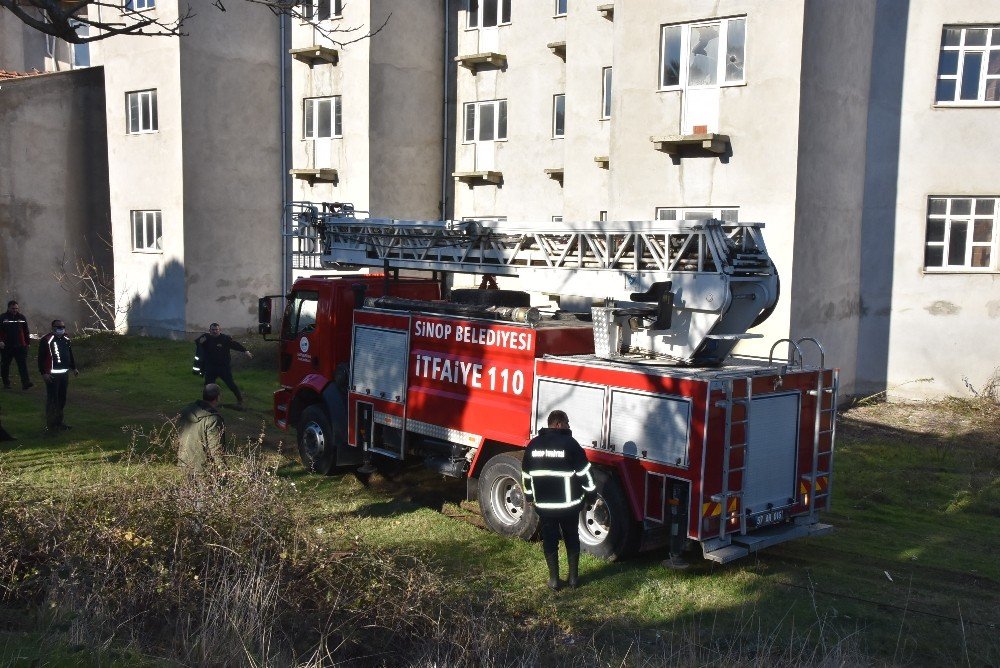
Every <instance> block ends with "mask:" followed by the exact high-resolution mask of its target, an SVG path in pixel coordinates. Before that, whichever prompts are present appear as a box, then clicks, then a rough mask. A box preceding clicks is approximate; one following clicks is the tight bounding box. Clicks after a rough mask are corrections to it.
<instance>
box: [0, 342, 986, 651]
mask: <svg viewBox="0 0 1000 668" xmlns="http://www.w3.org/2000/svg"><path fill="white" fill-rule="evenodd" d="M245 344H246V345H248V347H250V348H251V349H252V350H253V351H254V353H255V355H256V359H255V360H253V361H251V362H246V361H245V360H243V359H242V358H236V357H234V369H235V376H236V380H237V382H238V383H239V384H240V386H241V388H242V389H243V390H244V393H245V394H246V397H247V406H248V409H249V410H248V411H246V412H236V411H234V410H230V409H228V408H223V414H224V416H225V418H226V422H227V427H228V430H229V432H230V435H231V437H232V438H233V439H234V440H235V441H237V442H239V443H241V444H243V446H242V447H243V449H242V452H243V453H244V455H243V456H244V457H247V458H249V457H255V456H258V455H259V456H260V457H263V458H264V460H266V461H267V462H269V463H268V464H267V466H270V467H271V469H272V470H273V469H276V475H277V479H278V480H280V481H281V483H282V485H286V486H287V494H286V495H284V496H282V497H281V499H280V504H281V506H280V507H281V509H282V511H283V513H284V514H285V515H287V516H288V517H289V518H290V519H291V520H294V521H293V524H294V527H295V531H298V532H303V535H304V536H307V537H308V541H315V542H316V544H317V545H318V546H321V547H322V548H323V549H324V550H329V551H333V552H344V553H354V552H357V550H358V549H359V546H363V550H364V551H365V553H366V554H376V555H384V558H385V559H387V560H388V561H387V562H386V563H388V564H390V566H389V567H391V568H392V569H394V570H393V571H392V572H393V577H395V576H396V575H397V574H398V573H400V572H406V570H407V569H416V570H417V571H419V572H426V573H429V574H431V576H432V577H431V576H428V577H431V579H430V580H421V583H422V584H421V587H424V586H426V587H431V584H430V583H433V587H432V588H433V589H434V596H436V597H437V599H436V601H437V602H436V603H435V602H432V600H431V599H432V598H433V597H432V596H431V594H430V591H429V590H426V589H422V590H421V591H422V594H421V598H420V599H419V601H417V602H416V603H414V606H415V607H414V608H413V610H412V611H411V614H412V615H414V616H426V615H428V614H430V613H431V612H432V611H434V610H438V611H440V610H442V609H446V610H450V611H451V612H450V613H448V614H450V615H453V616H452V617H450V618H449V619H451V622H449V623H455V624H458V623H460V621H461V620H464V619H467V618H468V617H470V616H472V617H476V618H477V619H484V620H492V621H493V622H495V623H497V624H501V620H502V622H503V625H505V626H504V628H505V629H506V631H504V633H506V634H507V637H509V638H511V639H512V640H511V642H513V643H515V644H514V645H510V644H507V645H503V644H501V643H499V641H498V642H496V643H494V644H489V643H483V644H480V645H476V646H475V648H473V645H474V644H475V643H473V642H472V641H471V640H469V639H468V637H467V636H463V638H465V640H462V642H463V643H465V644H463V645H462V648H464V649H467V650H468V653H465V654H462V653H461V651H459V649H461V648H458V649H456V646H455V645H454V644H452V645H447V646H446V644H442V645H440V647H442V648H445V649H442V650H441V651H444V652H445V653H446V655H447V656H448V657H450V658H451V659H452V660H453V661H454V662H457V663H488V662H490V661H494V662H495V661H496V659H497V657H500V656H502V657H505V659H506V660H507V661H506V662H508V663H509V662H510V660H511V657H512V656H521V657H522V658H523V661H524V663H526V664H530V663H532V661H534V662H535V663H538V662H540V661H542V659H543V658H544V659H545V661H544V662H546V663H549V662H554V663H566V664H576V665H605V664H608V665H610V664H614V665H622V664H623V663H624V665H662V664H663V663H671V664H677V663H680V664H685V665H687V664H690V665H701V664H717V663H721V664H730V663H741V662H759V663H767V664H772V663H777V664H787V665H803V664H807V665H820V664H822V663H824V662H825V663H831V662H832V663H838V662H839V663H846V664H855V663H876V664H911V663H916V664H929V665H930V664H933V665H952V664H966V665H967V664H972V665H984V664H991V665H996V664H998V663H1000V641H998V639H997V638H998V637H1000V633H998V632H997V627H996V625H997V624H998V622H1000V619H998V617H1000V559H997V557H996V555H997V554H1000V491H998V483H997V480H998V478H1000V455H998V451H1000V430H997V424H998V420H996V419H995V418H996V415H997V412H996V410H993V409H991V408H990V405H989V404H988V403H983V402H979V403H975V402H973V403H969V402H946V403H942V404H937V405H935V406H934V407H929V408H928V410H934V411H938V412H940V414H941V416H942V419H941V422H942V423H943V424H946V425H947V424H952V423H953V422H954V421H952V420H949V418H948V416H949V415H956V416H960V417H961V420H962V421H963V424H966V423H967V424H969V425H971V426H969V427H968V428H966V429H962V430H958V429H942V430H939V431H937V432H935V433H929V432H926V431H920V430H915V429H913V428H911V427H909V426H907V424H893V423H892V420H890V419H883V420H881V421H879V423H878V424H874V423H872V422H871V421H870V420H869V419H868V418H870V417H871V415H869V414H870V413H871V411H870V410H869V411H868V412H866V411H865V410H860V409H859V410H857V411H850V412H848V413H847V414H846V416H845V419H844V420H842V422H841V426H840V433H839V437H840V440H839V443H838V454H837V458H836V463H835V468H836V473H835V478H834V490H833V498H834V505H833V510H832V512H830V513H828V514H826V515H825V516H824V519H826V520H827V521H830V522H831V523H833V524H834V525H835V526H836V530H835V532H834V533H833V534H832V535H830V536H828V537H824V538H819V539H811V540H803V541H798V542H794V543H790V544H786V545H781V546H778V547H775V548H772V549H770V550H768V551H765V552H764V553H762V554H760V555H756V556H754V557H751V558H749V559H746V560H744V561H742V562H737V563H735V564H730V565H727V566H718V565H716V564H712V563H709V562H703V561H696V562H695V563H694V564H693V565H692V567H691V568H689V569H688V570H686V571H672V570H668V569H666V568H664V567H663V566H662V565H661V563H660V561H661V560H662V559H663V558H664V556H665V555H663V554H658V553H651V554H644V555H640V556H638V557H636V558H634V559H631V560H628V561H625V562H621V563H606V562H601V561H598V560H596V559H592V558H590V557H588V556H586V555H584V557H583V559H582V560H581V577H582V579H583V583H584V584H583V586H582V587H581V588H580V589H579V590H577V591H573V592H569V591H564V592H560V593H559V594H552V593H551V592H549V591H548V590H547V589H546V588H545V586H544V582H545V579H546V574H545V566H544V563H543V560H542V558H541V550H540V547H539V546H538V545H537V544H533V543H524V542H520V541H514V540H509V539H504V538H501V537H500V536H497V535H494V534H492V533H489V532H487V531H485V530H483V529H482V528H480V526H478V525H477V518H476V515H475V508H474V505H470V504H468V503H466V502H465V501H464V493H465V487H464V483H463V482H462V481H455V480H450V479H442V478H441V477H438V476H434V475H432V474H430V473H429V472H426V471H424V470H422V469H419V468H414V469H407V470H405V471H404V472H402V473H401V474H400V475H398V476H395V477H394V478H393V479H392V480H386V479H381V478H376V479H374V480H373V481H372V483H371V484H367V485H366V484H362V483H361V482H360V481H359V480H358V479H357V478H356V477H354V476H353V475H350V474H344V475H340V476H333V477H329V478H319V477H315V476H310V475H307V474H306V473H304V472H303V471H302V469H301V467H300V466H299V465H298V463H297V461H295V460H294V459H293V458H292V457H291V455H294V435H293V434H289V433H285V432H281V431H279V430H277V429H276V428H275V427H274V426H273V424H272V422H271V404H270V402H271V393H272V392H273V391H274V390H275V389H276V384H275V382H276V381H275V377H276V373H275V371H274V369H273V366H274V359H275V358H274V355H273V352H272V351H271V349H270V348H269V346H270V345H272V344H268V343H264V342H261V341H258V340H248V341H246V342H245ZM75 346H76V356H77V359H78V361H79V363H80V366H81V375H80V376H79V377H78V378H71V379H70V390H69V404H68V407H67V411H66V421H67V422H68V423H69V424H71V425H73V429H72V430H71V431H69V432H66V433H64V434H61V435H58V436H55V437H50V436H47V435H45V433H44V432H43V429H42V426H43V413H44V388H43V387H41V383H40V382H39V383H38V386H36V387H35V388H33V389H31V390H29V391H26V392H22V391H19V390H11V391H6V392H3V393H2V394H0V405H2V409H3V413H2V419H3V424H4V426H5V427H6V428H7V430H8V431H10V432H11V433H12V434H14V435H15V436H16V437H17V438H18V439H19V440H18V441H17V442H15V443H4V444H0V484H3V481H6V482H8V483H9V482H10V481H13V480H16V489H14V488H12V486H11V485H9V484H8V485H7V486H6V488H5V489H7V491H8V494H9V495H11V498H13V499H14V500H19V501H17V502H18V503H22V504H27V503H56V504H59V503H76V502H77V501H79V499H80V498H83V497H85V496H86V494H87V491H88V490H103V491H104V492H105V493H104V494H103V497H107V498H116V499H120V501H119V503H122V504H126V503H128V498H129V497H128V495H127V494H121V491H122V490H121V489H120V488H121V487H122V486H131V487H130V489H131V490H132V493H133V494H134V495H135V501H134V502H135V503H136V504H137V506H139V505H142V503H147V502H148V498H147V497H148V496H149V494H151V493H152V492H149V490H151V489H162V488H164V487H163V486H167V487H168V488H169V486H170V485H176V484H178V483H177V479H178V474H177V471H176V467H175V466H174V461H173V456H172V452H171V448H170V445H169V434H168V432H169V429H168V428H165V426H164V425H165V423H167V421H168V419H169V418H170V417H172V416H173V415H176V413H177V412H178V411H179V410H180V408H182V407H183V406H184V405H185V404H187V403H189V402H190V401H192V400H193V399H195V398H197V397H198V396H199V395H200V391H201V381H200V378H198V377H197V376H194V375H193V374H192V373H191V372H190V362H191V356H192V348H193V346H192V345H191V344H190V343H187V342H173V341H165V340H160V339H148V338H138V337H105V336H101V337H92V338H87V339H81V340H78V341H76V342H75ZM36 382H37V381H36ZM224 392H225V394H224V397H223V401H224V403H226V404H232V403H234V400H233V399H232V397H231V396H229V394H228V391H226V390H225V388H224ZM884 410H886V411H891V409H884ZM890 417H891V416H890ZM140 481H144V482H142V483H141V484H140ZM147 485H148V487H147ZM171 489H172V488H171ZM115 490H117V491H115ZM140 497H141V498H140ZM95 498H96V499H98V500H94V501H93V502H92V503H91V504H90V505H88V506H87V507H88V508H94V507H97V506H95V505H94V504H97V505H99V499H100V498H102V495H99V496H97V497H95ZM88 503H89V502H88ZM276 503H277V501H276ZM105 511H106V509H103V510H101V512H105ZM95 512H96V511H95ZM151 512H152V511H151ZM269 516H270V515H269ZM163 521H164V522H166V520H163ZM274 521H275V522H277V521H278V520H274ZM164 526H166V524H164ZM74 531H75V532H86V531H88V529H87V527H85V526H83V527H77V528H75V529H74ZM164 531H165V529H164ZM289 535H292V534H289ZM295 535H296V536H298V535H299V534H295ZM300 539H301V540H306V538H303V537H302V536H299V538H296V540H300ZM289 540H291V539H289ZM379 558H380V559H381V558H382V557H381V556H380V557H379ZM199 563H200V562H199ZM303 566H304V565H303ZM8 568H11V566H10V565H9V564H0V569H8ZM4 572H7V570H4ZM393 582H395V580H393ZM329 586H330V587H333V588H336V583H334V584H331V585H329ZM404 594H405V592H403V591H401V590H398V589H392V588H390V589H389V590H386V593H385V595H386V596H388V597H397V598H394V599H393V600H397V599H398V597H400V596H403V599H398V600H409V599H405V596H404ZM2 595H3V594H0V596H2ZM49 595H51V594H49ZM310 600H311V599H310ZM192 601H195V599H192ZM455 602H461V603H462V606H458V607H456V603H455ZM201 604H204V602H202V603H201ZM0 605H3V606H5V607H4V610H3V612H4V614H6V616H7V617H6V618H16V619H18V620H19V621H18V623H17V624H11V623H8V624H4V622H3V620H4V619H5V617H4V616H3V615H0V664H7V663H14V664H15V665H17V664H18V663H19V662H24V664H23V665H46V664H48V665H116V663H115V662H117V661H127V660H130V657H131V659H135V657H145V656H163V654H155V653H154V654H147V653H146V651H147V650H146V648H143V646H142V645H141V643H138V642H137V641H135V640H132V639H129V640H122V639H121V638H118V637H110V638H95V639H91V640H89V641H87V642H80V639H77V638H74V637H72V633H71V631H72V629H71V628H69V627H66V628H63V627H61V626H60V624H65V619H62V620H61V621H60V620H59V619H55V620H53V619H52V618H51V617H47V616H46V615H45V614H44V613H45V607H44V605H45V600H44V596H43V599H42V600H35V599H17V600H14V599H9V600H7V601H6V603H3V604H0ZM109 605H110V604H109ZM192 605H195V603H192ZM435 606H437V607H435ZM459 608H460V609H459ZM352 610H355V611H356V609H354V608H352ZM456 610H458V612H456ZM29 613H30V614H29ZM473 613H475V614H473ZM282 614H284V613H282ZM400 614H402V613H400ZM445 616H446V617H447V615H445ZM421 618H422V617H421ZM282 619H284V618H282ZM470 623H471V622H470ZM359 624H360V622H359ZM991 625H992V626H991ZM428 628H430V627H428ZM441 628H443V627H441ZM476 628H477V629H479V632H480V633H483V634H489V633H491V632H490V631H489V630H488V625H486V624H483V625H481V626H476ZM427 632H428V633H431V632H430V631H427ZM431 635H433V633H431ZM43 638H44V639H45V641H44V642H43V643H40V644H39V640H40V639H43ZM300 640H301V639H300ZM296 642H298V641H296ZM317 642H318V641H317ZM359 642H360V641H359ZM365 642H369V641H367V640H366V641H365ZM407 642H410V643H412V642H413V640H412V638H411V639H410V640H407ZM442 642H443V641H442ZM33 643H34V644H35V645H39V646H41V645H44V649H41V648H40V649H38V650H37V651H34V650H30V649H29V648H30V647H31V646H32V644H33ZM516 643H521V644H522V653H521V654H520V655H518V654H516V653H515V654H511V653H510V652H516V650H517V647H518V645H517V644H516ZM531 643H534V644H531ZM293 644H294V643H293ZM306 644H308V643H306ZM369 644H370V642H369ZM529 645H530V646H529ZM296 646H297V645H296ZM318 646H319V645H317V647H318ZM407 646H408V647H410V648H411V649H413V648H416V649H413V651H414V652H417V654H413V655H411V656H410V657H408V658H409V659H411V660H412V662H417V663H420V662H423V663H426V665H431V663H433V661H432V660H431V659H429V658H428V657H429V656H430V654H428V653H427V652H428V651H429V650H428V648H427V647H426V646H425V645H419V646H418V645H417V644H409V645H407ZM357 647H358V646H355V647H354V649H353V650H352V652H354V650H356V649H357ZM161 649H162V648H161ZM33 651H34V653H32V652H33ZM46 652H47V654H46ZM115 652H126V654H115ZM447 652H451V653H450V654H449V653H447ZM456 652H457V653H456ZM491 653H492V654H491ZM258 656H261V657H263V656H266V653H258ZM282 656H285V657H287V656H292V655H290V654H285V655H282ZM294 656H295V657H296V660H300V661H301V662H302V663H309V661H313V665H323V661H324V660H325V659H324V658H323V657H320V658H315V657H314V658H313V659H309V658H308V657H305V658H303V657H302V656H299V655H298V654H296V655H294ZM317 656H319V655H317ZM356 656H357V655H356V652H355V653H352V654H350V657H354V658H356ZM17 657H21V658H17ZM326 658H329V659H330V661H329V662H333V661H335V660H344V659H345V658H349V657H346V655H345V656H339V658H338V655H336V654H335V653H330V654H328V656H327V657H326ZM406 658H407V657H404V658H403V660H402V661H401V663H407V661H406ZM135 661H139V662H142V661H144V659H141V658H140V659H135ZM135 661H133V662H132V665H134V663H135ZM150 661H153V659H150ZM74 662H76V663H74ZM374 662H375V663H379V662H382V663H392V661H390V660H388V659H387V658H386V657H384V656H381V655H379V658H377V659H375V660H374ZM500 663H504V661H500Z"/></svg>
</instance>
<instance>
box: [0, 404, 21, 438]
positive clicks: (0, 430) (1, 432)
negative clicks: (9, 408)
mask: <svg viewBox="0 0 1000 668" xmlns="http://www.w3.org/2000/svg"><path fill="white" fill-rule="evenodd" d="M2 412H3V411H0V413H2ZM16 440H17V439H16V438H14V437H13V436H11V435H10V434H9V433H8V432H7V430H6V429H4V428H3V422H2V421H0V442H3V441H16Z"/></svg>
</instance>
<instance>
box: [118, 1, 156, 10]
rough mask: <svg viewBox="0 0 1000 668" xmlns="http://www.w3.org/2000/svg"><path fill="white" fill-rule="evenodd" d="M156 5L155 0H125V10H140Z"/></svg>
mask: <svg viewBox="0 0 1000 668" xmlns="http://www.w3.org/2000/svg"><path fill="white" fill-rule="evenodd" d="M153 7H156V0H125V11H129V12H141V11H143V10H146V9H152V8H153Z"/></svg>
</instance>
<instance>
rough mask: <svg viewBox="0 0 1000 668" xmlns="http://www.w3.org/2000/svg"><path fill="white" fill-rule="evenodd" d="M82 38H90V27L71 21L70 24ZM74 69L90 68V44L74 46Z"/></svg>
mask: <svg viewBox="0 0 1000 668" xmlns="http://www.w3.org/2000/svg"><path fill="white" fill-rule="evenodd" d="M69 24H70V25H71V26H73V28H74V29H75V30H76V34H77V35H78V36H80V37H90V26H89V25H87V24H86V23H80V22H79V21H73V20H71V21H70V22H69ZM73 67H90V44H89V43H88V44H74V45H73Z"/></svg>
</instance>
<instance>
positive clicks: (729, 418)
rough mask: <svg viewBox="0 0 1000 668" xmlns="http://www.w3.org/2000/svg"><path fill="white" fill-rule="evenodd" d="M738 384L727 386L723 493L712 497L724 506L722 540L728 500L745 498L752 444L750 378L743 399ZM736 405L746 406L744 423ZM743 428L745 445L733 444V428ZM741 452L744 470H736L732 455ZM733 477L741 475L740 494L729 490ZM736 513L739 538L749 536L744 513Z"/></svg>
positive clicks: (720, 520) (744, 408) (727, 518)
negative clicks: (749, 450) (736, 385)
mask: <svg viewBox="0 0 1000 668" xmlns="http://www.w3.org/2000/svg"><path fill="white" fill-rule="evenodd" d="M737 380H739V379H730V380H729V381H727V382H726V398H725V400H724V402H723V403H724V407H725V409H726V430H725V438H724V441H723V452H722V491H721V492H720V493H719V494H716V495H713V496H712V500H713V501H715V502H716V503H719V504H721V506H722V512H721V513H720V515H719V538H720V539H724V538H725V537H726V526H727V524H728V522H729V500H730V499H731V498H733V497H736V498H740V497H742V495H743V486H744V484H745V483H746V468H747V450H748V445H749V443H750V399H751V396H752V392H753V390H752V385H751V380H750V378H744V379H742V380H743V382H744V383H745V385H744V389H745V390H746V392H745V393H744V394H743V396H742V397H736V395H735V391H734V386H735V384H736V382H737ZM736 404H743V419H742V420H734V419H733V413H734V409H735V407H736ZM741 425H742V427H743V441H742V442H741V443H734V442H733V427H734V426H741ZM738 449H742V450H743V463H742V465H741V466H738V467H735V468H733V467H731V465H730V463H731V461H732V456H733V451H734V450H738ZM733 473H739V474H740V480H741V485H740V491H739V492H735V493H734V491H733V490H731V489H730V488H729V478H730V475H731V474H733ZM737 512H738V515H739V518H740V534H746V529H747V526H746V514H745V513H743V512H742V507H741V508H740V509H739V510H738V511H737Z"/></svg>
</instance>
